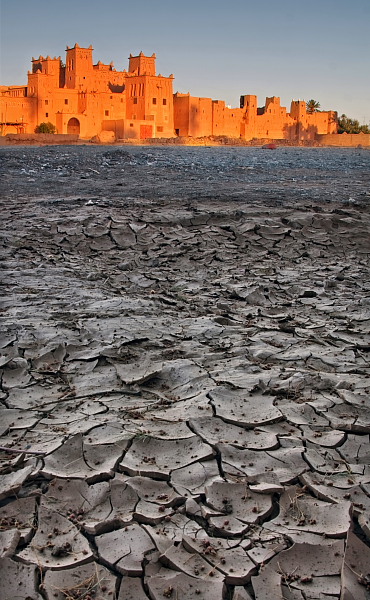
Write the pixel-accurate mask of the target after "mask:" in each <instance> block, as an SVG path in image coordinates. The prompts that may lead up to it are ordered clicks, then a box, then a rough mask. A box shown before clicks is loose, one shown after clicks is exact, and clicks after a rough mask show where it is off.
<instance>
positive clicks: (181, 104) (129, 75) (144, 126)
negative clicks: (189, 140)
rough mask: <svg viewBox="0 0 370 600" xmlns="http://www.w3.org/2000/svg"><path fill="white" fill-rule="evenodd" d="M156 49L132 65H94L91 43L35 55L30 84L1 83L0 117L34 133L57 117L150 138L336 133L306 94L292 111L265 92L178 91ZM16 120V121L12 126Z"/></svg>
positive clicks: (82, 130) (332, 118)
mask: <svg viewBox="0 0 370 600" xmlns="http://www.w3.org/2000/svg"><path fill="white" fill-rule="evenodd" d="M155 61H156V56H155V54H153V55H152V56H145V55H144V54H143V53H142V52H140V54H139V55H138V56H132V55H131V54H130V57H129V69H128V71H126V70H123V71H117V70H116V69H115V68H114V65H113V63H110V64H109V65H106V64H103V63H102V62H100V61H99V62H98V63H97V64H93V48H92V46H89V47H88V48H81V47H80V46H79V45H78V44H75V46H74V47H73V48H69V47H68V46H67V50H66V62H65V65H64V64H63V63H62V61H61V58H60V57H54V58H51V57H50V56H47V57H43V56H39V57H38V58H32V70H31V71H30V72H29V73H28V85H27V86H11V87H5V86H3V87H1V88H0V116H1V122H2V123H8V125H6V126H5V125H3V133H4V127H7V128H8V132H10V131H9V130H12V131H13V132H14V133H16V132H20V131H24V132H26V133H32V132H34V130H35V127H36V126H37V125H39V124H40V123H43V122H51V123H52V124H54V125H55V126H56V129H57V132H58V133H59V134H74V135H75V134H78V135H80V137H82V138H92V137H94V136H98V137H99V135H100V136H101V134H102V133H104V135H102V136H101V137H102V139H103V138H106V139H108V138H109V139H113V134H114V138H115V139H122V138H126V137H127V138H128V139H145V138H148V137H159V138H160V137H164V138H167V137H173V135H174V134H175V131H176V134H177V135H180V136H186V137H188V136H191V137H208V136H227V137H231V138H243V139H246V140H251V139H253V138H257V139H266V138H270V139H288V140H295V141H307V140H310V141H313V140H314V139H315V137H316V136H317V135H325V134H331V133H335V132H336V131H337V119H336V113H334V112H316V113H313V114H308V113H307V111H306V104H305V102H304V101H302V100H298V101H293V102H292V103H291V107H290V113H288V112H287V110H286V108H285V107H282V106H280V98H278V97H277V96H272V97H270V98H266V101H265V105H264V106H263V107H260V108H258V104H257V96H254V95H245V96H241V98H240V107H238V108H230V107H228V106H226V105H225V102H224V101H222V100H212V99H211V98H200V97H195V96H191V95H190V94H178V93H176V94H175V95H174V94H173V89H172V88H173V75H170V76H169V77H164V76H162V75H160V74H159V75H156V67H155ZM9 123H14V125H9Z"/></svg>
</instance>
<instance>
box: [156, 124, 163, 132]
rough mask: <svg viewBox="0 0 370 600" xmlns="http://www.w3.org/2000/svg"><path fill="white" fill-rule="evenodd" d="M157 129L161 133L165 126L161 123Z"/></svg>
mask: <svg viewBox="0 0 370 600" xmlns="http://www.w3.org/2000/svg"><path fill="white" fill-rule="evenodd" d="M157 131H158V132H159V133H161V132H162V131H163V127H162V126H161V125H159V126H158V127H157Z"/></svg>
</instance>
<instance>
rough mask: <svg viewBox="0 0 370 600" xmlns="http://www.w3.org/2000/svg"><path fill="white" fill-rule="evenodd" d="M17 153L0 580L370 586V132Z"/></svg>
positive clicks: (169, 590) (106, 595) (283, 588)
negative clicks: (363, 144) (325, 143)
mask: <svg viewBox="0 0 370 600" xmlns="http://www.w3.org/2000/svg"><path fill="white" fill-rule="evenodd" d="M0 158H1V163H2V167H1V169H2V186H1V190H2V191H1V230H2V242H1V244H2V245H1V253H2V263H1V264H2V289H3V294H2V298H3V300H2V308H1V339H0V347H1V363H0V369H1V370H0V375H1V408H0V411H1V419H0V434H1V439H0V444H1V448H2V449H1V451H0V456H1V462H0V468H1V480H0V499H1V502H0V524H1V527H0V553H1V556H2V558H1V564H0V599H1V600H26V599H27V600H55V599H56V600H102V599H104V600H115V599H117V600H144V599H148V598H150V599H152V600H163V599H164V598H171V599H172V600H193V599H198V598H199V599H200V600H219V599H220V600H221V599H227V600H231V599H233V600H250V599H255V600H283V599H284V600H314V599H324V598H325V599H326V600H334V599H341V600H365V599H368V598H370V466H369V459H370V446H369V433H370V396H369V390H370V379H369V375H370V355H369V350H370V335H369V325H370V311H369V308H370V294H369V291H370V286H369V278H368V274H369V253H370V220H369V213H370V190H369V179H370V177H369V174H370V151H367V150H363V149H352V150H351V149H341V150H336V149H320V148H311V149H306V148H301V149H300V148H278V149H277V150H275V151H270V150H263V149H261V148H207V147H204V148H174V147H172V148H171V147H169V148H159V147H140V148H138V147H135V148H130V147H93V146H79V147H44V148H39V147H7V148H4V147H2V148H1V149H0Z"/></svg>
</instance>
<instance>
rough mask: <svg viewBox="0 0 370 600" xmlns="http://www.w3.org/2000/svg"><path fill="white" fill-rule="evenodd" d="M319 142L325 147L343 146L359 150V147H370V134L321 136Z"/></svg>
mask: <svg viewBox="0 0 370 600" xmlns="http://www.w3.org/2000/svg"><path fill="white" fill-rule="evenodd" d="M318 141H319V142H320V143H321V144H323V145H324V146H342V147H347V148H358V147H359V146H366V147H370V133H340V134H337V133H333V134H328V135H319V136H318Z"/></svg>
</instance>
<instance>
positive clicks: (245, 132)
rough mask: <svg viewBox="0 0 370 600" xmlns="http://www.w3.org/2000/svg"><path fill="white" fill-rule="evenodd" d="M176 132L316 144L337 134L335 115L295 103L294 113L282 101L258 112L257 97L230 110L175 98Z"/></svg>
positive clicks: (221, 105) (201, 100) (211, 102)
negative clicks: (321, 136) (319, 136)
mask: <svg viewBox="0 0 370 600" xmlns="http://www.w3.org/2000/svg"><path fill="white" fill-rule="evenodd" d="M174 121H175V131H176V133H177V135H180V136H193V137H203V136H227V137H231V138H243V139H246V140H252V139H253V138H256V139H266V138H267V139H274V140H279V139H287V140H294V141H313V140H315V136H316V135H317V134H327V133H335V132H336V130H337V120H336V113H335V112H333V111H330V112H320V113H313V114H308V113H307V111H306V103H305V102H303V101H297V102H292V104H291V112H290V113H287V110H286V108H285V107H282V106H280V98H278V97H277V96H273V97H271V98H266V102H265V106H263V107H262V108H258V106H257V96H252V95H246V96H241V98H240V108H230V107H228V106H226V105H225V102H223V101H222V100H211V99H210V98H197V97H194V96H190V94H179V93H176V94H175V95H174Z"/></svg>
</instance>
